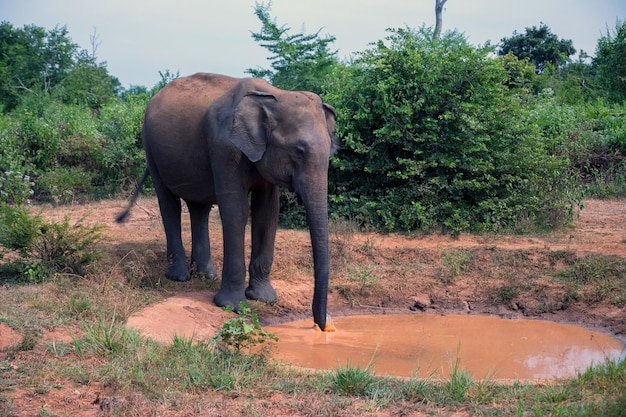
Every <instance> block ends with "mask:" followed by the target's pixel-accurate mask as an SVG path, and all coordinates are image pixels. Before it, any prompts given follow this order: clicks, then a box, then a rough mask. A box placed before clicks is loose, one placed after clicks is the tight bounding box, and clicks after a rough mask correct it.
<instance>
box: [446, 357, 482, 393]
mask: <svg viewBox="0 0 626 417" xmlns="http://www.w3.org/2000/svg"><path fill="white" fill-rule="evenodd" d="M475 383H476V381H475V380H474V378H472V376H471V375H470V374H469V373H468V372H467V370H465V369H462V368H461V360H460V357H459V356H458V355H457V358H456V359H455V361H454V363H453V364H452V366H451V368H450V377H449V378H448V380H447V381H445V382H444V383H443V385H442V387H441V388H442V393H443V395H444V396H445V397H446V398H448V399H450V400H452V402H453V403H460V402H462V401H464V400H465V399H466V398H467V394H468V392H469V390H470V388H472V387H473V386H474V384H475Z"/></svg>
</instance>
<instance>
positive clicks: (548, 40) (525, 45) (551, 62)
mask: <svg viewBox="0 0 626 417" xmlns="http://www.w3.org/2000/svg"><path fill="white" fill-rule="evenodd" d="M575 52H576V49H574V45H573V43H572V41H571V40H566V39H560V40H559V38H558V36H557V35H555V34H554V33H552V31H551V30H550V28H549V27H548V26H547V25H546V24H544V23H541V24H540V25H539V27H536V26H533V27H527V28H526V33H524V34H521V33H517V31H515V32H513V36H511V37H510V38H502V40H501V41H500V49H499V50H498V54H499V55H507V54H509V53H512V54H513V55H515V56H516V57H518V58H519V59H521V60H524V59H528V60H530V62H531V63H533V65H534V66H535V71H536V72H537V74H541V73H542V72H544V70H546V69H547V68H548V67H550V66H552V67H554V68H558V67H560V66H562V65H563V64H565V63H566V62H567V60H568V58H569V57H570V56H571V55H573V54H574V53H575Z"/></svg>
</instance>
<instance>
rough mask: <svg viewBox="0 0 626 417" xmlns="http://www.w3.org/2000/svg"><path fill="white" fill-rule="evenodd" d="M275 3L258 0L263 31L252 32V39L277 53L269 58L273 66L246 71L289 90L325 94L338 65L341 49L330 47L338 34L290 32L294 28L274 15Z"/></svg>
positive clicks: (257, 6)
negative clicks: (323, 92)
mask: <svg viewBox="0 0 626 417" xmlns="http://www.w3.org/2000/svg"><path fill="white" fill-rule="evenodd" d="M271 5H272V3H271V2H269V3H268V4H267V5H265V4H263V3H257V4H256V6H255V9H254V14H255V15H256V16H257V17H258V18H259V20H260V21H261V24H262V27H261V30H260V32H257V33H252V38H253V39H254V40H255V41H256V42H258V43H259V44H260V45H261V46H262V47H264V48H265V49H267V50H268V51H270V52H271V53H272V54H273V55H272V56H270V57H269V58H268V60H269V61H270V62H271V69H263V68H257V69H252V68H249V69H247V70H246V73H248V74H250V75H252V76H253V77H257V78H264V79H265V80H267V81H269V82H270V83H272V84H273V85H275V86H276V87H279V88H283V89H285V90H306V91H313V92H315V93H322V90H323V87H322V84H323V82H324V79H325V78H326V76H327V75H329V74H330V71H332V69H333V67H334V65H335V64H337V62H338V61H337V52H336V51H330V50H329V46H330V44H331V43H333V42H334V41H335V37H334V36H326V37H324V38H320V37H319V33H320V31H321V29H320V30H318V31H317V32H316V33H314V34H310V35H307V34H304V33H296V34H294V35H290V34H289V31H290V30H291V28H289V27H287V26H285V25H283V26H280V27H279V26H278V24H277V23H276V20H275V19H272V18H271V16H270V13H269V12H270V8H271Z"/></svg>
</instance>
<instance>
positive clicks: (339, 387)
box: [331, 364, 376, 396]
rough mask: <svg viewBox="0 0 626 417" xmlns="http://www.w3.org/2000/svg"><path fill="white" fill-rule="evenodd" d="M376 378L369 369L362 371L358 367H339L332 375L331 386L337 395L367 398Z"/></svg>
mask: <svg viewBox="0 0 626 417" xmlns="http://www.w3.org/2000/svg"><path fill="white" fill-rule="evenodd" d="M375 381H376V380H375V378H374V376H373V375H372V373H371V372H370V370H369V367H366V368H365V369H362V368H360V367H358V366H351V365H350V364H347V365H346V366H345V367H343V366H339V367H337V369H336V370H335V372H334V373H333V374H331V384H332V387H333V390H334V391H335V392H337V393H340V394H343V395H348V396H352V395H354V396H365V395H367V393H368V390H369V388H370V387H371V386H372V385H373V384H374V382H375Z"/></svg>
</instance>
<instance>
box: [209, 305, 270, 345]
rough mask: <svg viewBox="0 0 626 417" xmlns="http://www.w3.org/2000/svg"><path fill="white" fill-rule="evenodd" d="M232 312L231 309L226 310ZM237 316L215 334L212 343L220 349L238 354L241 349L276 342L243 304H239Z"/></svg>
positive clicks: (255, 315) (254, 314)
mask: <svg viewBox="0 0 626 417" xmlns="http://www.w3.org/2000/svg"><path fill="white" fill-rule="evenodd" d="M227 310H229V311H231V312H232V311H233V308H232V307H231V308H227ZM238 313H239V314H238V316H237V317H234V318H232V319H230V320H228V321H226V323H224V325H223V326H222V328H221V329H220V330H219V331H218V332H217V333H216V334H215V337H214V338H213V343H214V344H215V345H216V346H218V347H220V348H222V349H226V350H229V349H233V350H234V351H235V352H237V353H240V352H241V350H242V349H247V348H251V347H253V346H256V345H258V344H261V343H265V342H267V341H269V340H274V341H276V340H278V339H277V338H276V336H274V335H273V334H271V333H269V332H266V331H265V330H263V328H262V327H261V324H260V323H259V317H258V316H257V314H256V313H254V312H253V311H252V310H251V309H250V307H248V305H247V304H246V303H244V302H241V303H240V304H239V312H238Z"/></svg>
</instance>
